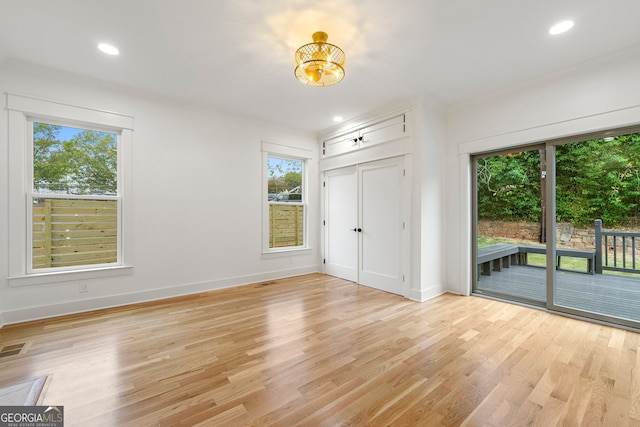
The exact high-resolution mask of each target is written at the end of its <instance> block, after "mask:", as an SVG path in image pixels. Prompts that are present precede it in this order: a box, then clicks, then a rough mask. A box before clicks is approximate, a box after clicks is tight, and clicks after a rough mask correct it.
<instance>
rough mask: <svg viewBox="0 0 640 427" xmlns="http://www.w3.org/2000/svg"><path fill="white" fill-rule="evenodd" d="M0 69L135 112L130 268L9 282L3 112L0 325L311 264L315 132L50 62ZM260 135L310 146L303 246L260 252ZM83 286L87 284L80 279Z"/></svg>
mask: <svg viewBox="0 0 640 427" xmlns="http://www.w3.org/2000/svg"><path fill="white" fill-rule="evenodd" d="M34 70H35V71H28V70H26V69H25V67H16V68H15V69H13V68H8V67H5V68H3V69H0V93H2V94H5V93H7V92H10V93H16V94H21V95H30V96H34V97H38V98H43V99H48V100H52V101H58V102H63V103H70V104H74V105H79V106H83V107H93V108H97V109H101V110H108V111H114V112H119V113H123V114H126V115H130V116H133V117H134V133H133V135H134V136H133V176H134V183H133V188H134V194H133V203H134V236H135V237H134V241H135V246H134V248H133V250H134V269H133V274H132V275H128V276H120V277H110V278H105V279H95V280H89V281H86V282H87V283H88V284H89V292H88V293H84V294H80V293H79V290H78V285H79V284H78V283H77V282H75V281H74V282H63V283H52V284H47V285H32V286H22V287H9V285H8V281H7V273H6V271H7V258H8V253H9V251H11V248H9V247H8V243H7V239H6V235H7V233H6V232H7V230H8V227H9V224H8V200H7V188H8V187H7V186H8V185H9V184H8V182H7V181H8V180H7V176H6V170H7V147H8V145H7V144H9V143H13V142H12V141H8V140H7V116H8V114H7V111H6V110H5V111H3V113H2V114H1V115H0V171H1V174H0V204H1V209H0V236H2V239H1V241H0V321H1V320H4V322H5V323H14V322H19V321H24V320H28V319H34V318H40V317H48V316H53V315H59V314H63V313H70V312H76V311H83V310H88V309H94V308H101V307H106V306H111V305H120V304H126V303H132V302H136V301H143V300H149V299H155V298H162V297H169V296H174V295H180V294H186V293H193V292H199V291H204V290H210V289H216V288H220V287H227V286H233V285H238V284H245V283H251V282H255V281H260V280H269V279H273V278H278V277H285V276H291V275H296V274H303V273H308V272H315V271H318V268H319V265H318V250H317V247H318V229H319V226H318V209H317V206H318V200H319V197H318V171H317V158H318V147H317V142H316V138H315V134H312V133H308V132H302V131H296V130H292V129H285V128H281V127H276V126H272V125H269V124H264V123H259V122H256V121H252V120H249V119H245V118H241V117H235V116H230V115H225V114H222V113H220V112H216V111H213V110H210V109H206V108H201V107H196V106H189V105H179V104H175V103H173V102H171V101H168V100H159V99H154V98H151V97H148V96H146V95H142V94H137V93H135V92H134V91H123V90H122V89H117V88H113V87H108V86H105V85H103V84H100V83H96V82H92V81H87V80H86V79H82V78H77V77H74V76H70V75H63V74H59V73H57V72H55V71H53V70H42V69H35V68H34ZM2 103H3V104H5V98H4V97H3V100H2ZM261 141H268V142H272V143H276V144H283V145H289V146H294V147H299V148H304V149H308V150H311V151H312V152H313V159H312V160H311V161H309V178H310V182H309V184H310V185H309V201H310V209H309V214H308V216H309V223H308V225H309V227H308V230H309V235H308V236H309V243H310V247H311V248H312V249H311V250H310V251H307V252H306V253H304V254H301V255H288V256H280V257H278V256H271V257H265V256H263V255H262V217H261V215H262V213H261V212H262V200H263V199H262V198H263V196H264V195H263V194H262V153H261ZM83 282H84V281H83Z"/></svg>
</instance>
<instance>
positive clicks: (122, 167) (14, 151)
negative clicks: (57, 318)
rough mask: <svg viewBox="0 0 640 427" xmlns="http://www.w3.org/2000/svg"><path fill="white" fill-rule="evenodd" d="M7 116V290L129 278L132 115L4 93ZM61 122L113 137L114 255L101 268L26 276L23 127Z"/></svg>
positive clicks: (25, 148)
mask: <svg viewBox="0 0 640 427" xmlns="http://www.w3.org/2000/svg"><path fill="white" fill-rule="evenodd" d="M7 110H8V113H9V128H8V131H9V132H8V136H9V153H8V160H9V162H8V166H9V168H8V169H9V170H8V172H9V173H8V178H9V193H8V200H9V212H8V213H9V230H8V238H9V239H8V241H9V265H8V283H9V286H11V287H14V286H27V285H39V284H46V283H52V282H63V281H69V280H85V279H91V278H97V277H107V276H114V275H121V274H131V273H132V267H133V250H132V249H133V245H132V243H133V206H132V203H131V195H132V190H133V185H132V177H133V171H132V151H133V147H132V134H133V117H130V116H126V115H123V114H119V113H113V112H109V111H103V110H98V109H93V108H85V107H80V106H75V105H70V104H63V103H59V102H55V101H49V100H44V99H39V98H34V97H30V96H22V95H16V94H7ZM34 119H35V120H36V121H37V120H40V121H45V122H53V123H64V124H65V125H69V126H77V127H80V128H88V129H97V130H104V131H108V132H113V133H116V134H119V140H118V180H119V182H118V196H119V197H120V201H121V203H120V205H121V206H120V209H121V212H120V221H121V222H120V223H119V226H120V251H119V260H118V263H116V264H105V265H98V266H90V267H88V268H78V269H74V270H68V271H62V270H58V269H56V271H43V272H40V271H38V272H37V273H36V272H34V273H30V272H28V265H29V260H28V254H29V253H30V250H29V248H28V245H29V242H28V236H29V234H28V233H29V232H28V230H29V224H28V221H27V211H28V207H27V197H28V195H29V194H30V193H31V189H30V188H28V182H29V180H28V179H27V173H28V171H29V170H30V164H31V160H30V156H32V152H30V151H29V147H30V146H31V143H30V142H29V140H28V138H29V128H28V124H29V122H30V121H32V120H34Z"/></svg>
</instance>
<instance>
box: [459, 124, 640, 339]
mask: <svg viewBox="0 0 640 427" xmlns="http://www.w3.org/2000/svg"><path fill="white" fill-rule="evenodd" d="M638 132H640V125H638V126H626V127H619V128H613V129H608V130H603V131H598V132H589V133H583V134H575V135H572V136H567V137H562V138H555V139H549V140H546V141H543V142H540V143H536V144H527V145H515V146H512V147H509V148H505V149H500V150H494V151H486V152H478V153H472V154H470V161H471V210H472V212H471V222H472V224H471V246H472V247H471V262H472V265H471V272H472V275H471V280H472V284H471V290H472V293H477V292H476V290H477V277H478V273H479V272H478V265H477V261H476V260H477V250H478V245H477V242H478V231H477V230H478V204H477V203H478V183H477V166H476V164H477V160H478V159H479V158H483V157H488V156H495V155H503V154H509V153H513V152H517V151H525V150H535V149H545V153H546V177H545V178H546V179H545V185H546V188H545V201H544V202H545V205H546V209H547V214H546V221H545V226H546V233H545V237H546V253H547V257H546V297H547V298H546V302H545V303H543V304H540V302H538V301H531V300H529V299H526V298H521V297H512V296H510V295H503V294H498V293H494V292H487V291H482V295H488V296H491V297H497V298H501V299H506V300H508V301H512V302H516V303H524V304H529V305H534V306H541V307H544V308H546V309H547V310H549V311H552V312H557V313H560V314H565V315H569V316H572V317H577V318H586V319H589V320H591V321H595V322H598V323H604V324H610V325H615V326H622V327H626V328H629V329H632V330H640V322H634V321H631V320H628V319H623V318H619V317H612V316H607V315H603V314H600V313H595V312H589V311H585V310H579V309H576V308H572V307H565V306H560V305H557V304H556V303H555V287H556V273H557V272H556V265H555V263H556V155H555V148H556V146H559V145H564V144H569V143H574V142H580V141H589V140H593V139H598V138H608V137H615V136H619V135H626V134H629V133H638ZM638 280H639V286H640V278H639V279H638Z"/></svg>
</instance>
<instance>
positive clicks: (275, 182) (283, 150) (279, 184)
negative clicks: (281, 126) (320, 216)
mask: <svg viewBox="0 0 640 427" xmlns="http://www.w3.org/2000/svg"><path fill="white" fill-rule="evenodd" d="M262 151H263V161H264V169H263V183H264V185H263V207H264V208H263V224H264V227H263V230H264V235H263V252H264V253H273V252H284V251H293V250H301V249H307V246H308V245H307V221H308V219H307V198H308V194H307V171H306V167H307V160H308V159H309V158H310V152H309V151H307V150H304V149H300V148H296V147H288V146H282V145H277V144H271V143H267V142H263V143H262Z"/></svg>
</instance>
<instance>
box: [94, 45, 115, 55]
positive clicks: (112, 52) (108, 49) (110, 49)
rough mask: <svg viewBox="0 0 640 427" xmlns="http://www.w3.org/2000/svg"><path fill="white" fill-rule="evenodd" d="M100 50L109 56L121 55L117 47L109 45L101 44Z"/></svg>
mask: <svg viewBox="0 0 640 427" xmlns="http://www.w3.org/2000/svg"><path fill="white" fill-rule="evenodd" d="M98 49H100V50H101V51H103V52H104V53H106V54H107V55H118V54H119V53H120V51H119V50H118V48H117V47H115V46H113V45H110V44H108V43H100V44H99V45H98Z"/></svg>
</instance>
